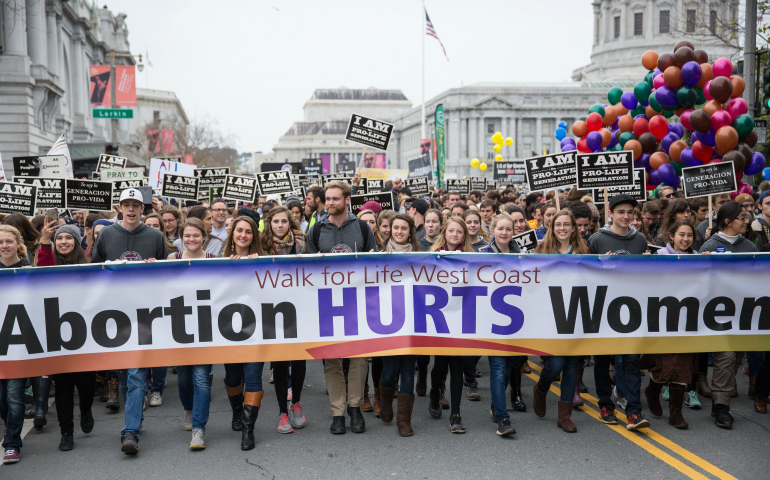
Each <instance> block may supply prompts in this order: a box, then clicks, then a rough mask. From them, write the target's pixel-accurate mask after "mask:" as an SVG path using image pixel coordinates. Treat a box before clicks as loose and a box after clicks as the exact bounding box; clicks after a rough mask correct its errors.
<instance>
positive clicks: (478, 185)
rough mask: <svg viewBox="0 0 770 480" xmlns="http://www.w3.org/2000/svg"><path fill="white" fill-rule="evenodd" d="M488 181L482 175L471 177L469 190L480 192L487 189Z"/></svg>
mask: <svg viewBox="0 0 770 480" xmlns="http://www.w3.org/2000/svg"><path fill="white" fill-rule="evenodd" d="M487 186H488V182H487V179H486V178H484V177H471V192H472V191H474V190H479V191H481V192H486V191H487Z"/></svg>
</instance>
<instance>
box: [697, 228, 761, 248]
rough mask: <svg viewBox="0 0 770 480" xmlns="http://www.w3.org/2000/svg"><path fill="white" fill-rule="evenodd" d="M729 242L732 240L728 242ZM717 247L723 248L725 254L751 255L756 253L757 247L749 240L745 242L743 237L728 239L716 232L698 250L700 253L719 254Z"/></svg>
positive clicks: (737, 236)
mask: <svg viewBox="0 0 770 480" xmlns="http://www.w3.org/2000/svg"><path fill="white" fill-rule="evenodd" d="M730 240H734V242H733V241H730ZM719 247H723V248H724V250H723V251H725V252H732V253H753V252H756V251H757V246H756V245H754V242H752V241H751V240H746V237H744V236H743V235H740V234H738V235H736V236H735V237H733V238H730V237H728V236H727V235H725V234H724V233H722V232H717V233H715V234H714V235H712V236H711V238H709V239H708V240H707V241H706V243H704V244H703V246H702V247H701V248H700V251H701V252H721V251H720V249H719Z"/></svg>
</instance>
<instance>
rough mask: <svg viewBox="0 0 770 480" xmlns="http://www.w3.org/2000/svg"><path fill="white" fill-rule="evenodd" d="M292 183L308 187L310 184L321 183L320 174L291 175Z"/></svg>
mask: <svg viewBox="0 0 770 480" xmlns="http://www.w3.org/2000/svg"><path fill="white" fill-rule="evenodd" d="M293 177H294V185H295V186H298V187H306V188H310V186H311V185H319V186H320V185H321V176H320V175H304V174H300V175H293Z"/></svg>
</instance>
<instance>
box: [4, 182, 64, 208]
mask: <svg viewBox="0 0 770 480" xmlns="http://www.w3.org/2000/svg"><path fill="white" fill-rule="evenodd" d="M13 181H14V182H15V183H21V184H24V185H34V186H35V187H37V196H36V200H37V201H36V204H35V208H38V209H42V210H48V209H49V208H64V206H65V201H64V191H65V179H64V178H44V177H14V178H13Z"/></svg>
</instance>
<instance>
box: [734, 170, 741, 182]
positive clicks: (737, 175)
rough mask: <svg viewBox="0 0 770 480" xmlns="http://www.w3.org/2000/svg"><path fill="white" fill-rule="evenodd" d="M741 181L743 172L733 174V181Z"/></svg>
mask: <svg viewBox="0 0 770 480" xmlns="http://www.w3.org/2000/svg"><path fill="white" fill-rule="evenodd" d="M741 180H743V172H735V181H736V182H738V183H741Z"/></svg>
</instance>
